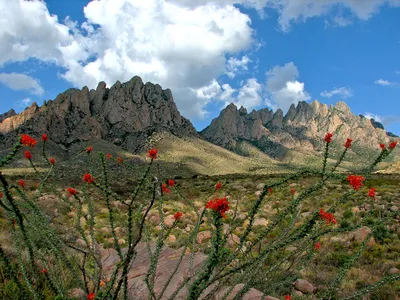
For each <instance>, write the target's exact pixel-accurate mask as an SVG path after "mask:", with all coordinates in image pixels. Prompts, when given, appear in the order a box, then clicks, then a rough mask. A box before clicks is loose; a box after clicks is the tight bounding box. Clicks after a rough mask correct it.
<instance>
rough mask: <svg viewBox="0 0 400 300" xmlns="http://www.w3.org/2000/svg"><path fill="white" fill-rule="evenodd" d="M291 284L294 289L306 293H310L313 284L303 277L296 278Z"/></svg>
mask: <svg viewBox="0 0 400 300" xmlns="http://www.w3.org/2000/svg"><path fill="white" fill-rule="evenodd" d="M293 285H294V287H295V289H296V290H298V291H300V292H302V293H304V294H307V293H310V294H311V293H312V292H313V291H314V286H313V285H312V284H311V283H309V282H308V281H307V280H304V279H297V280H296V281H295V282H293Z"/></svg>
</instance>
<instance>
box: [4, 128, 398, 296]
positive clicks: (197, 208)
mask: <svg viewBox="0 0 400 300" xmlns="http://www.w3.org/2000/svg"><path fill="white" fill-rule="evenodd" d="M48 138H49V137H48V136H47V135H46V134H43V135H42V137H41V139H35V138H33V137H31V136H29V135H27V134H22V135H21V136H20V137H19V140H18V141H17V142H16V144H15V146H14V148H13V149H12V151H11V152H10V153H9V154H8V155H7V156H5V157H4V158H3V159H2V160H1V162H0V168H5V167H6V166H7V165H9V164H10V163H11V162H12V161H13V160H15V159H18V158H21V157H23V159H25V160H26V161H28V162H29V165H30V167H31V169H32V171H31V172H30V173H26V174H25V176H24V177H21V176H20V175H19V174H12V173H9V172H5V173H0V181H1V194H0V196H1V197H0V205H1V208H0V241H1V246H0V298H1V299H269V300H272V299H397V298H398V294H399V291H400V290H399V285H398V284H399V280H400V272H399V268H400V265H399V261H398V259H399V253H400V241H399V236H400V230H399V212H398V206H399V201H398V199H399V197H400V192H399V184H400V177H399V176H398V175H376V174H373V171H374V169H375V168H376V167H377V166H378V165H379V164H380V163H381V162H384V160H385V159H387V158H388V157H389V158H390V156H391V155H393V154H392V152H394V151H396V150H395V149H396V142H391V143H390V144H388V145H385V144H381V145H377V149H379V151H376V156H375V157H374V158H372V159H371V160H370V161H365V166H358V168H357V169H358V170H360V171H359V172H358V173H357V174H349V173H345V172H338V168H339V167H340V165H341V163H342V162H343V161H344V160H345V158H346V155H347V151H348V150H349V149H351V146H352V140H351V139H347V140H345V141H343V143H342V144H343V147H342V150H341V153H340V154H339V155H338V156H337V157H336V160H333V159H332V157H329V154H330V145H331V143H332V140H333V139H334V138H335V137H334V136H333V135H332V134H330V133H327V134H326V136H325V138H324V145H325V150H324V156H323V159H322V161H321V162H320V165H321V167H320V169H311V168H301V169H300V170H299V171H297V172H296V173H291V174H287V175H285V176H283V175H281V174H276V175H273V176H266V175H260V174H257V175H254V176H252V175H246V176H241V175H238V174H236V175H230V176H222V175H221V176H218V177H215V176H204V175H203V176H193V177H189V178H188V177H182V176H172V175H171V174H168V172H167V171H166V170H163V169H162V167H160V166H161V164H159V160H158V158H159V154H160V153H159V152H158V151H157V149H156V148H151V149H150V150H148V151H147V153H146V157H147V160H148V162H147V164H145V165H142V164H140V165H138V164H135V163H134V162H132V161H130V160H126V159H123V158H122V157H120V156H115V155H111V154H109V153H101V152H100V153H96V151H95V150H96V149H95V148H94V147H92V146H90V145H87V147H86V148H84V149H82V154H83V155H85V157H86V158H85V162H86V163H85V164H82V165H80V173H81V174H80V177H79V178H76V179H75V180H73V181H66V180H65V179H63V178H61V177H60V176H59V174H60V173H62V172H68V165H67V166H63V167H59V166H58V165H57V163H58V162H57V160H56V159H55V158H54V157H51V156H50V155H49V154H48V153H47V150H46V145H47V142H48ZM37 140H39V141H37ZM37 148H41V151H37ZM32 149H35V150H36V151H35V152H33V151H32ZM31 152H32V153H31ZM33 153H34V154H33ZM39 153H40V155H39ZM328 157H329V158H330V159H329V160H328ZM368 160H369V158H368ZM120 169H124V170H125V171H124V172H125V173H121V172H119V170H120ZM120 174H129V176H127V177H122V176H121V175H120ZM368 297H369V298H368Z"/></svg>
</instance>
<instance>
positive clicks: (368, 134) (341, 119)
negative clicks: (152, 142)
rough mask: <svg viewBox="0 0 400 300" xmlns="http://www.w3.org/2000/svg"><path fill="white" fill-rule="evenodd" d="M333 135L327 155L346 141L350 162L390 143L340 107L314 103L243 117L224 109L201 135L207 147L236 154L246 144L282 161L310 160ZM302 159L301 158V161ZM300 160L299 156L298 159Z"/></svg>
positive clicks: (377, 127)
mask: <svg viewBox="0 0 400 300" xmlns="http://www.w3.org/2000/svg"><path fill="white" fill-rule="evenodd" d="M327 132H332V133H333V134H334V143H332V150H333V153H334V152H335V151H342V149H343V144H344V143H345V141H346V139H347V138H352V139H353V146H352V148H351V151H349V152H350V153H349V154H350V156H351V155H352V156H353V157H355V156H360V155H364V156H365V155H366V154H367V155H368V152H369V151H372V152H373V151H374V150H378V149H379V143H386V144H387V143H388V142H389V140H390V139H391V138H390V137H389V134H388V133H387V132H386V131H385V130H384V128H383V125H382V124H380V123H378V122H375V121H374V120H370V119H367V118H365V117H363V116H355V115H354V114H353V113H351V111H350V108H349V107H348V106H347V105H346V103H344V102H338V103H337V104H336V105H334V106H333V105H331V106H330V107H328V106H327V105H326V104H322V103H320V102H318V101H317V100H315V101H314V102H312V103H311V104H308V103H307V102H305V101H301V102H299V103H298V105H297V106H295V105H294V104H292V105H291V106H290V108H289V110H288V112H287V113H286V115H284V114H283V111H282V110H280V109H278V110H277V111H276V112H273V111H272V110H270V109H268V108H263V109H260V110H257V111H256V110H253V111H252V112H250V113H248V112H247V110H246V109H245V108H243V107H240V108H239V109H238V108H237V107H236V106H235V105H234V104H230V105H228V106H227V107H226V108H225V109H223V110H222V111H221V113H220V115H219V116H218V117H217V118H215V119H214V120H212V122H211V124H210V125H209V126H208V127H206V128H205V129H204V130H203V131H202V132H201V135H202V136H203V137H204V138H205V139H206V140H208V141H210V142H212V143H215V144H217V145H220V146H222V147H224V148H227V149H230V150H232V151H235V152H238V153H240V147H241V145H242V144H243V142H245V143H251V144H253V145H254V146H256V147H257V148H259V149H260V150H261V151H263V152H264V153H266V154H268V155H269V156H271V157H273V158H275V159H279V160H285V158H287V156H288V155H289V154H290V153H293V151H302V152H303V153H306V154H309V155H313V153H315V152H317V153H319V152H321V151H322V150H323V148H324V141H323V137H324V136H325V134H326V133H327ZM301 156H303V155H301ZM303 157H304V156H303Z"/></svg>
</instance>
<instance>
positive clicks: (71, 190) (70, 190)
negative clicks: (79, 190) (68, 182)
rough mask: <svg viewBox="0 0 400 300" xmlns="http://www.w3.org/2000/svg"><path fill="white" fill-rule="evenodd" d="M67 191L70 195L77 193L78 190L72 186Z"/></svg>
mask: <svg viewBox="0 0 400 300" xmlns="http://www.w3.org/2000/svg"><path fill="white" fill-rule="evenodd" d="M67 192H68V195H69V196H72V195H76V190H75V189H73V188H72V187H69V188H67Z"/></svg>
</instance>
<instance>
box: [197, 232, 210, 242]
mask: <svg viewBox="0 0 400 300" xmlns="http://www.w3.org/2000/svg"><path fill="white" fill-rule="evenodd" d="M210 238H211V231H209V230H206V231H201V232H199V233H198V234H197V237H196V242H197V243H198V244H203V243H204V242H206V241H208V240H209V239H210Z"/></svg>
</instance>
